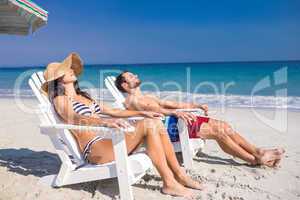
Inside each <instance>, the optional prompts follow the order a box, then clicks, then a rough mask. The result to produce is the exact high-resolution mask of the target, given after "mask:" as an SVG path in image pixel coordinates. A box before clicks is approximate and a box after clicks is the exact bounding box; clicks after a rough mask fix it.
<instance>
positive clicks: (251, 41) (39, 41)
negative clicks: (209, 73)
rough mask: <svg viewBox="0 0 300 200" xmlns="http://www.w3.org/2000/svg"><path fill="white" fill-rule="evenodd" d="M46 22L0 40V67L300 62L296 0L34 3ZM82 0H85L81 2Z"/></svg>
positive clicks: (299, 6)
mask: <svg viewBox="0 0 300 200" xmlns="http://www.w3.org/2000/svg"><path fill="white" fill-rule="evenodd" d="M35 2H36V3H37V4H39V5H41V6H42V7H43V8H44V9H46V10H48V11H49V22H48V25H47V26H46V27H43V28H42V29H40V30H38V31H37V32H36V34H34V35H32V36H27V37H21V36H6V35H0V58H1V59H0V67H1V66H2V67H3V66H34V65H44V64H47V63H48V62H51V61H55V60H61V59H63V58H64V57H65V56H66V55H67V54H68V53H69V52H73V51H76V52H78V53H80V55H81V56H82V58H83V59H84V61H85V63H90V64H95V63H102V64H110V63H153V62H207V61H214V62H215V61H243V60H244V61H245V60H296V59H300V12H299V10H300V1H299V0H269V1H268V0H265V1H262V0H251V1H250V0H249V1H248V0H242V1H241V0H235V1H234V0H224V1H222V0H218V1H216V0H215V1H214V0H211V1H208V0H186V1H183V0H163V1H156V0H152V1H149V0H130V1H125V0H109V1H103V0H89V1H83V0H35ZM87 2H88V3H87Z"/></svg>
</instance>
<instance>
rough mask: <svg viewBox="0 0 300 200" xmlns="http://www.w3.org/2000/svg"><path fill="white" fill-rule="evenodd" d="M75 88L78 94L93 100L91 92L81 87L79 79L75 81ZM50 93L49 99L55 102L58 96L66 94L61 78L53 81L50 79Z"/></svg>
mask: <svg viewBox="0 0 300 200" xmlns="http://www.w3.org/2000/svg"><path fill="white" fill-rule="evenodd" d="M74 88H75V91H76V93H77V94H80V95H82V96H84V97H86V98H88V99H90V100H92V101H93V99H92V97H91V96H90V95H89V93H87V92H85V91H82V90H81V89H80V87H79V84H78V81H75V82H74ZM48 95H49V100H50V102H51V103H53V100H54V98H55V97H57V96H62V95H65V87H64V85H63V83H62V81H61V78H60V79H56V80H53V81H50V82H49V83H48Z"/></svg>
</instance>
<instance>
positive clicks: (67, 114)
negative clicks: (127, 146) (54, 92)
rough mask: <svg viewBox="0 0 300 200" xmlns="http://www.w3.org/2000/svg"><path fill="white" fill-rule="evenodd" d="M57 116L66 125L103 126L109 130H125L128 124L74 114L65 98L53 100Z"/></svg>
mask: <svg viewBox="0 0 300 200" xmlns="http://www.w3.org/2000/svg"><path fill="white" fill-rule="evenodd" d="M53 104H54V108H55V110H56V112H57V114H58V115H59V116H60V117H61V118H62V119H63V120H64V121H65V122H66V123H68V124H76V125H86V126H88V125H90V126H105V127H111V128H127V127H128V123H127V122H125V121H124V120H118V119H105V118H95V117H88V116H84V115H79V114H77V113H76V112H74V110H73V108H72V104H71V102H70V100H69V99H68V98H67V97H66V96H57V97H56V98H55V99H54V100H53Z"/></svg>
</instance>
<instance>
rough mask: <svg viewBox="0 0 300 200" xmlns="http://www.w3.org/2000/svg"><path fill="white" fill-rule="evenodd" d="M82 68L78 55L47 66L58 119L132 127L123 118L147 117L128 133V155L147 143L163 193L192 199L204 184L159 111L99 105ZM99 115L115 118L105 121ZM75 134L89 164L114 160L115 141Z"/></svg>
mask: <svg viewBox="0 0 300 200" xmlns="http://www.w3.org/2000/svg"><path fill="white" fill-rule="evenodd" d="M82 69H83V64H82V61H81V59H80V57H79V55H78V54H76V53H72V54H70V55H69V56H68V57H67V58H66V59H65V60H64V61H63V62H61V63H58V62H56V63H50V64H49V65H48V66H47V69H46V70H45V72H44V77H45V80H46V82H45V83H44V84H43V85H42V90H43V91H44V92H46V93H47V95H48V97H49V100H50V102H51V103H52V104H53V106H54V108H55V110H56V112H57V114H58V116H60V117H61V118H62V120H63V121H64V122H66V123H69V124H81V125H98V126H99V125H100V126H106V127H112V128H127V127H128V126H129V124H128V122H127V121H125V120H123V119H121V118H127V117H132V116H143V117H145V119H144V120H140V121H138V122H136V123H135V124H133V126H134V127H135V132H134V133H133V134H132V133H131V134H128V133H126V134H125V139H126V145H127V150H128V153H131V152H132V151H133V150H134V149H136V148H137V147H138V146H139V145H140V144H141V143H143V141H144V140H145V142H146V143H147V153H148V155H149V157H150V158H151V160H152V162H153V164H154V165H155V167H156V168H157V170H158V172H159V173H160V175H161V176H162V180H163V188H162V192H163V193H166V194H170V195H175V196H185V197H191V196H192V190H190V189H188V188H193V189H199V190H201V189H202V186H201V185H200V183H198V182H196V181H194V180H192V179H191V178H190V177H189V176H188V175H187V174H186V173H185V171H184V170H183V169H182V168H181V167H180V165H179V163H178V161H177V158H176V156H175V153H174V149H173V146H172V144H171V142H170V139H169V137H168V134H167V132H166V129H165V128H164V126H163V124H162V122H161V120H160V119H158V118H159V117H162V115H161V114H158V113H155V112H145V111H129V110H119V109H113V108H110V107H108V106H106V105H104V104H103V103H97V102H96V101H95V100H93V99H92V97H91V96H90V95H89V94H88V93H86V92H84V91H82V90H80V87H79V85H78V81H77V76H79V75H80V74H81V72H82ZM99 114H105V115H109V116H111V117H112V118H102V117H101V116H100V115H99ZM72 133H73V136H74V137H75V139H76V140H77V143H78V145H79V148H80V150H81V151H82V153H83V155H84V158H85V159H86V160H87V161H88V162H90V163H93V164H102V163H106V162H111V161H112V160H114V154H113V147H112V142H111V140H108V139H104V138H101V137H99V136H97V135H96V134H95V133H94V132H84V133H82V132H81V133H80V134H78V132H76V131H73V132H72Z"/></svg>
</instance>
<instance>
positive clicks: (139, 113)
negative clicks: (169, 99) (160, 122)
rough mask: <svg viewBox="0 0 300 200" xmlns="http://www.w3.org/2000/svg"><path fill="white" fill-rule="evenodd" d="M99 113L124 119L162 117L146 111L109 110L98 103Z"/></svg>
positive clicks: (109, 108)
mask: <svg viewBox="0 0 300 200" xmlns="http://www.w3.org/2000/svg"><path fill="white" fill-rule="evenodd" d="M100 104H101V105H100V108H101V113H102V114H105V115H109V116H112V117H120V118H126V117H136V116H141V117H150V118H156V117H163V115H161V114H159V113H154V112H147V111H138V110H121V109H115V108H111V107H109V106H107V105H105V104H104V103H100Z"/></svg>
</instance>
